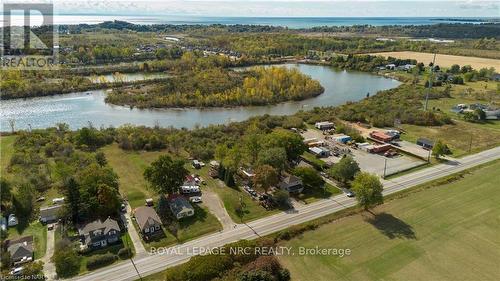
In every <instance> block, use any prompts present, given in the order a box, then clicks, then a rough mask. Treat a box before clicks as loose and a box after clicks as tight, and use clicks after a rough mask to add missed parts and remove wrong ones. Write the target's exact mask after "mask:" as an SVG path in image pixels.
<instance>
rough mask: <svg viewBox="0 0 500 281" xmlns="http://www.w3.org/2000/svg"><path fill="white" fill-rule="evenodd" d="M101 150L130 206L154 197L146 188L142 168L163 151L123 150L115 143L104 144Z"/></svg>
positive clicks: (142, 203)
mask: <svg viewBox="0 0 500 281" xmlns="http://www.w3.org/2000/svg"><path fill="white" fill-rule="evenodd" d="M102 150H103V152H104V153H105V154H106V158H107V160H108V162H109V164H110V165H111V166H112V167H113V170H114V171H115V172H116V173H117V174H118V176H119V178H120V191H121V193H122V194H123V195H124V196H125V197H126V198H127V199H128V201H129V203H130V206H131V207H132V208H136V207H139V206H142V205H144V200H145V199H146V198H150V197H156V195H155V193H154V191H152V190H149V189H148V188H147V184H146V181H145V180H144V177H143V173H144V169H146V167H147V166H148V165H149V164H150V163H151V162H153V161H154V160H156V159H157V158H158V157H159V156H160V155H162V154H164V152H161V151H154V152H136V151H125V150H122V149H121V148H119V147H118V145H117V144H113V145H110V146H106V147H104V148H103V149H102Z"/></svg>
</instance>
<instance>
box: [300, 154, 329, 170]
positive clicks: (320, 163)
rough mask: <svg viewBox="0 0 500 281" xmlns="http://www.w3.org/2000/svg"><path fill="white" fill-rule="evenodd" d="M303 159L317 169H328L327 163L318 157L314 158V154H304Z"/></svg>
mask: <svg viewBox="0 0 500 281" xmlns="http://www.w3.org/2000/svg"><path fill="white" fill-rule="evenodd" d="M302 158H303V159H304V160H306V162H308V163H310V164H311V165H313V166H314V167H315V168H320V169H321V168H322V169H326V168H327V165H326V163H325V161H323V160H321V159H319V158H317V157H316V156H314V155H313V154H311V153H309V152H304V154H302Z"/></svg>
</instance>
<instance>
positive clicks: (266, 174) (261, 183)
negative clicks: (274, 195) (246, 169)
mask: <svg viewBox="0 0 500 281" xmlns="http://www.w3.org/2000/svg"><path fill="white" fill-rule="evenodd" d="M278 182H279V175H278V172H277V171H276V169H274V168H273V167H271V166H269V165H262V166H259V167H257V169H255V176H254V177H253V183H254V185H255V186H258V187H260V188H262V189H264V191H265V192H266V193H267V191H268V190H269V188H270V187H271V186H275V185H277V184H278Z"/></svg>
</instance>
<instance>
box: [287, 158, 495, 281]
mask: <svg viewBox="0 0 500 281" xmlns="http://www.w3.org/2000/svg"><path fill="white" fill-rule="evenodd" d="M499 169H500V162H498V161H496V162H494V163H493V164H490V165H486V166H484V167H482V168H479V169H477V170H474V171H472V172H471V174H466V175H465V176H463V177H462V178H459V179H457V180H456V181H454V182H450V183H448V184H445V185H441V186H436V187H433V188H430V189H426V188H421V189H417V190H418V191H415V192H410V193H407V194H405V195H404V196H403V197H401V198H399V199H394V200H391V201H389V202H387V203H386V204H384V205H382V206H379V207H377V208H376V209H375V210H374V214H375V216H374V215H372V214H369V213H362V214H357V215H353V216H350V217H346V218H343V219H340V220H338V221H335V222H333V223H329V224H327V225H324V226H321V227H320V228H318V229H317V230H315V231H310V232H306V233H305V234H303V236H302V237H299V238H296V239H293V240H291V241H288V242H285V243H283V246H290V247H293V248H294V249H295V250H297V249H298V247H316V246H318V247H319V248H320V249H321V248H338V249H340V248H344V249H345V248H349V249H351V255H350V256H344V257H343V258H340V257H335V256H319V255H316V256H297V255H295V256H281V257H279V258H280V261H281V262H282V263H283V265H284V266H285V267H286V268H288V269H289V270H290V271H291V276H292V280H295V281H299V280H497V279H498V276H499V274H500V271H499V269H498V266H497V265H498V264H499V263H500V240H499V239H498V233H499V232H500V224H499V223H498V218H499V217H500V209H499V208H498V205H499V204H500V197H499V196H494V194H497V193H498V188H497V186H498V181H499V180H500V174H498V172H497V171H498V170H499ZM311 269H313V270H311Z"/></svg>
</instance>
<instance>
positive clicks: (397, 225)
mask: <svg viewBox="0 0 500 281" xmlns="http://www.w3.org/2000/svg"><path fill="white" fill-rule="evenodd" d="M365 221H367V222H368V223H370V224H371V225H373V226H374V227H375V228H376V229H378V230H379V231H380V232H381V233H382V234H384V235H385V236H387V237H388V238H389V239H394V238H399V239H417V237H416V235H415V231H413V227H412V226H411V225H409V224H407V223H405V222H404V221H402V220H400V219H398V218H396V217H395V216H393V215H391V214H387V213H380V214H373V213H372V214H371V215H370V217H369V218H365Z"/></svg>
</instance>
